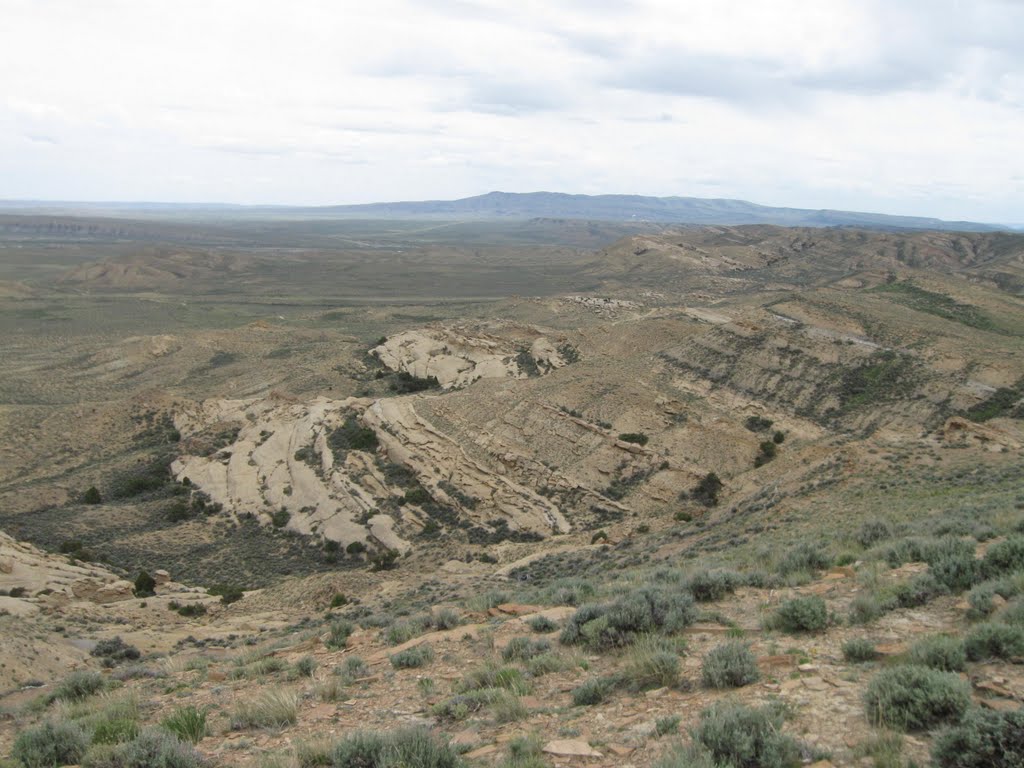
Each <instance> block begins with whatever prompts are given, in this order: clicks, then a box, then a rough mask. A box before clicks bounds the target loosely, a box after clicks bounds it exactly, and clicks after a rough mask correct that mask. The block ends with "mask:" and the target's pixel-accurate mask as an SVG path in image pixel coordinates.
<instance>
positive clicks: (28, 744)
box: [11, 720, 89, 768]
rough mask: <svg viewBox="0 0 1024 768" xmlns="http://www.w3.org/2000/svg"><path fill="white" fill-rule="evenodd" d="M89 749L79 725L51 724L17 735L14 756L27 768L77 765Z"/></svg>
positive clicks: (58, 722) (57, 722) (86, 739)
mask: <svg viewBox="0 0 1024 768" xmlns="http://www.w3.org/2000/svg"><path fill="white" fill-rule="evenodd" d="M88 745H89V737H88V736H87V735H86V733H85V731H84V730H83V729H82V727H81V726H80V725H78V723H74V722H66V721H56V722H54V721H52V720H48V721H47V722H45V723H43V724H42V725H39V726H36V727H35V728H30V729H28V730H26V731H22V732H21V733H20V734H18V738H16V739H15V740H14V747H13V749H12V751H11V755H12V756H13V757H14V759H15V760H16V761H17V762H19V763H21V764H22V765H23V766H25V768H53V766H59V765H77V764H78V763H79V762H80V761H81V759H82V756H83V755H84V754H85V750H86V748H87V747H88Z"/></svg>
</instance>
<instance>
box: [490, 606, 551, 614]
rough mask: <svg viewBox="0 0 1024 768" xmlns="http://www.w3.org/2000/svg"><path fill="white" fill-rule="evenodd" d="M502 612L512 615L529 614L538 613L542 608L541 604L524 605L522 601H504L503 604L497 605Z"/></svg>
mask: <svg viewBox="0 0 1024 768" xmlns="http://www.w3.org/2000/svg"><path fill="white" fill-rule="evenodd" d="M495 608H496V609H497V610H498V611H499V612H500V613H506V614H509V615H510V616H528V615H529V614H531V613H537V611H539V610H540V606H539V605H522V604H520V603H502V604H501V605H497V606H495Z"/></svg>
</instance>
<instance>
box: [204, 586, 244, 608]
mask: <svg viewBox="0 0 1024 768" xmlns="http://www.w3.org/2000/svg"><path fill="white" fill-rule="evenodd" d="M210 594H211V595H220V601H221V603H222V604H223V605H231V603H237V602H238V601H239V600H241V599H242V598H243V597H245V590H244V589H242V588H241V587H237V586H234V585H231V584H218V585H216V586H214V587H211V588H210Z"/></svg>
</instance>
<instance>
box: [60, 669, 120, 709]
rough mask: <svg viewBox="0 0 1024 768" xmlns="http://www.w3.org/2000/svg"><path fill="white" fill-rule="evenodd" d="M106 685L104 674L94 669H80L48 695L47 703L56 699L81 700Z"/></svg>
mask: <svg viewBox="0 0 1024 768" xmlns="http://www.w3.org/2000/svg"><path fill="white" fill-rule="evenodd" d="M105 687H106V681H105V680H104V679H103V675H101V674H100V673H99V672H94V671H92V670H79V671H77V672H72V673H71V674H70V675H68V676H67V677H65V678H64V679H63V680H61V681H60V682H59V683H58V684H57V687H56V688H54V689H53V690H52V691H51V692H50V693H49V695H48V696H47V697H46V701H47V703H52V702H54V701H68V702H73V701H81V700H82V699H85V698H87V697H89V696H92V695H93V694H95V693H99V692H100V691H102V690H103V689H104V688H105Z"/></svg>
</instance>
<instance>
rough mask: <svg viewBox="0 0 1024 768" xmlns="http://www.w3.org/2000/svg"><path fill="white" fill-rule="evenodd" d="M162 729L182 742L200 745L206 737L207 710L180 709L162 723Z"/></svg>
mask: <svg viewBox="0 0 1024 768" xmlns="http://www.w3.org/2000/svg"><path fill="white" fill-rule="evenodd" d="M160 727H162V728H164V729H165V730H167V731H170V732H171V733H173V734H174V735H175V736H177V737H178V738H179V739H181V740H182V741H187V742H189V743H191V744H198V743H199V742H200V741H202V740H203V737H205V736H206V710H205V709H199V708H198V707H193V706H185V707H178V708H177V709H175V710H174V711H173V712H172V713H171V714H169V715H168V716H167V717H165V718H164V719H163V720H162V721H161V723H160Z"/></svg>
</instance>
